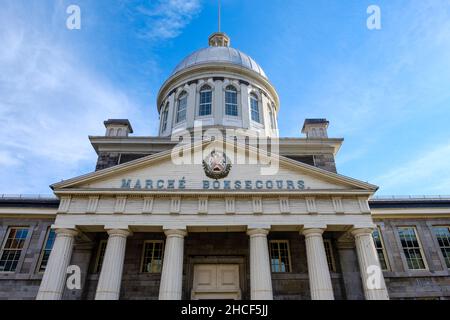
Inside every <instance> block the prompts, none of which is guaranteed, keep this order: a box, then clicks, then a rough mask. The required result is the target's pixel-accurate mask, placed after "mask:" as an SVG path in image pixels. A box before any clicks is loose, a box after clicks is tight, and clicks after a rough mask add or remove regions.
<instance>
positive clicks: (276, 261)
mask: <svg viewBox="0 0 450 320" xmlns="http://www.w3.org/2000/svg"><path fill="white" fill-rule="evenodd" d="M269 251H270V261H271V267H272V272H291V262H290V253H289V243H288V242H287V241H270V242H269Z"/></svg>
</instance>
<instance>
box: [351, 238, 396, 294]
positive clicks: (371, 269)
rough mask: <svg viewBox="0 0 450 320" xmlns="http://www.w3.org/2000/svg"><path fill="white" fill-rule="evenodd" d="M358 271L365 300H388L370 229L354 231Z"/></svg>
mask: <svg viewBox="0 0 450 320" xmlns="http://www.w3.org/2000/svg"><path fill="white" fill-rule="evenodd" d="M352 234H353V236H354V237H355V244H356V251H357V253H358V261H359V269H360V272H361V278H362V282H363V288H364V295H365V297H366V300H389V294H388V291H387V289H386V284H385V282H384V277H383V272H382V271H381V267H380V262H379V260H378V254H377V251H376V249H375V244H374V242H373V238H372V230H371V229H354V230H353V231H352Z"/></svg>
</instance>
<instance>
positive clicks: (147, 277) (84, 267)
mask: <svg viewBox="0 0 450 320" xmlns="http://www.w3.org/2000/svg"><path fill="white" fill-rule="evenodd" d="M52 223H53V220H52V219H45V218H36V219H24V218H0V241H2V244H3V241H4V239H5V236H6V232H7V229H8V227H9V226H27V227H29V230H30V231H29V233H28V238H27V240H26V242H25V245H24V251H23V254H22V256H21V259H20V261H19V264H18V267H17V270H16V272H15V273H0V300H5V299H23V300H29V299H34V298H35V297H36V294H37V291H38V289H39V284H40V281H41V279H42V274H41V273H39V272H37V268H38V263H39V258H40V255H41V252H42V248H43V246H44V242H45V237H46V234H47V230H48V228H49V226H50V225H51V224H52ZM376 223H377V224H378V225H379V226H380V229H381V233H382V236H383V240H384V243H385V247H386V252H387V259H388V261H389V264H390V270H389V271H386V272H384V276H385V279H386V284H387V287H388V290H389V294H390V297H391V298H392V299H413V298H440V299H449V298H450V273H449V270H448V269H447V267H446V265H445V262H444V260H443V256H442V254H441V252H440V249H439V247H438V245H437V241H436V239H435V237H434V234H433V233H432V229H431V228H432V226H435V225H449V220H448V219H435V220H432V219H428V220H427V219H409V220H408V219H384V220H381V219H379V220H377V221H376ZM398 226H416V228H417V232H418V236H419V239H420V241H421V244H422V247H423V251H424V253H425V259H426V261H427V265H428V269H427V270H408V268H407V265H406V261H405V258H404V254H403V252H402V249H401V245H400V241H399V238H398V233H397V227H398ZM339 236H340V235H339V234H334V233H332V232H326V233H325V234H324V237H325V238H332V239H333V242H332V243H333V253H334V258H335V263H336V268H337V270H336V271H337V272H333V273H331V276H332V281H333V288H334V294H335V298H336V299H364V294H363V291H362V285H361V277H360V274H359V267H358V259H357V255H356V252H355V249H354V245H353V244H352V243H351V242H348V243H345V242H344V243H341V242H340V241H336V240H335V239H338V238H339ZM164 238H165V237H164V234H163V233H135V234H134V235H133V236H131V237H130V238H129V239H128V240H127V248H126V255H125V264H124V272H123V280H122V288H121V299H157V298H158V294H159V282H160V277H161V275H160V274H145V273H141V272H140V266H141V258H142V249H143V244H144V241H145V240H163V239H164ZM102 239H107V235H106V233H97V234H89V233H87V234H85V236H83V237H77V239H76V243H75V246H74V251H73V255H72V261H71V264H76V265H78V266H80V268H81V271H82V287H83V289H84V290H82V291H80V290H73V291H69V290H66V291H65V292H64V296H63V297H64V299H72V300H77V299H93V298H94V297H95V290H96V287H97V281H98V274H95V273H94V272H93V268H94V265H95V260H96V257H97V251H98V244H99V242H100V240H102ZM270 239H273V240H289V245H290V252H291V264H292V269H293V270H292V273H285V274H273V275H272V282H273V290H274V298H275V299H278V300H281V299H284V300H287V299H302V300H303V299H310V294H309V280H308V274H307V261H306V249H305V243H304V238H303V237H302V236H300V235H299V234H298V233H297V232H271V233H270V234H269V240H270ZM248 247H249V239H248V236H247V235H246V234H245V233H243V232H242V233H189V234H188V236H187V237H186V240H185V259H184V277H183V281H184V283H183V299H189V298H190V291H191V287H192V280H193V279H192V277H193V265H194V264H196V263H235V264H239V265H240V270H242V271H241V277H242V279H241V289H242V297H243V298H244V299H248V298H249V296H250V280H249V272H250V270H249V263H248V260H249V249H248Z"/></svg>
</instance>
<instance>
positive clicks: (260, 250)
mask: <svg viewBox="0 0 450 320" xmlns="http://www.w3.org/2000/svg"><path fill="white" fill-rule="evenodd" d="M268 233H269V231H268V230H266V229H250V230H248V232H247V234H248V235H249V236H250V289H251V299H252V300H272V299H273V292H272V273H271V270H270V258H269V246H268V244H267V234H268Z"/></svg>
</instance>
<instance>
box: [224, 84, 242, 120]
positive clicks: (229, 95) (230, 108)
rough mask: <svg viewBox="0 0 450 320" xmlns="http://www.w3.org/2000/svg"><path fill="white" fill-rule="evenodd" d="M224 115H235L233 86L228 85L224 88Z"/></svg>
mask: <svg viewBox="0 0 450 320" xmlns="http://www.w3.org/2000/svg"><path fill="white" fill-rule="evenodd" d="M225 115H227V116H234V117H237V116H238V115H239V114H238V104H237V90H236V88H235V87H233V86H228V87H226V89H225Z"/></svg>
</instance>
